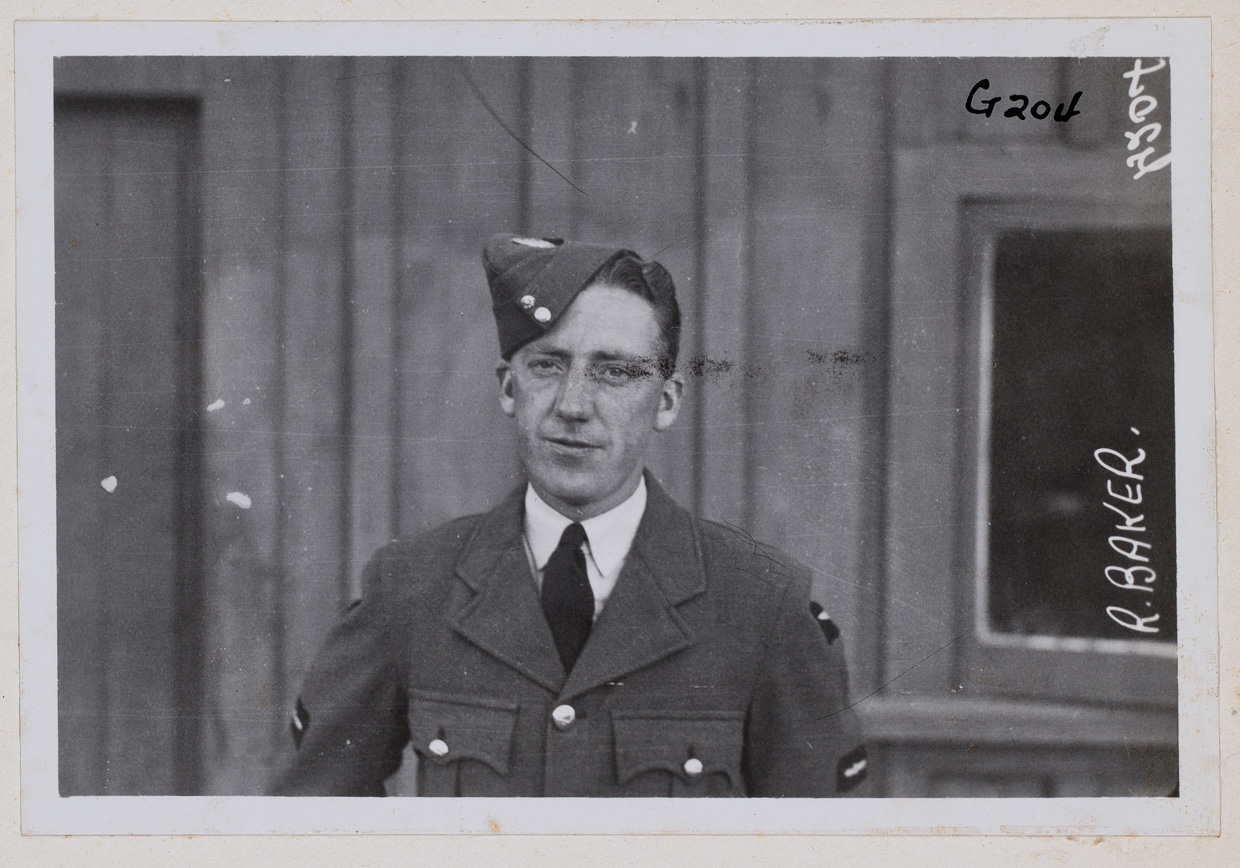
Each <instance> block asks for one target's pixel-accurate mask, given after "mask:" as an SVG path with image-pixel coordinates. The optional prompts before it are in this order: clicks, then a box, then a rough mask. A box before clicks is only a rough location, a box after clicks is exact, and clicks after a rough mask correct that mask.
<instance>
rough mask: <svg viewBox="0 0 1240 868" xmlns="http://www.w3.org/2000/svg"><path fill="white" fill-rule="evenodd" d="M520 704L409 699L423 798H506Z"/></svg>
mask: <svg viewBox="0 0 1240 868" xmlns="http://www.w3.org/2000/svg"><path fill="white" fill-rule="evenodd" d="M516 722H517V705H516V704H515V703H511V702H504V701H502V700H496V699H489V698H486V697H475V696H463V695H459V694H452V693H439V692H436V691H429V690H414V691H413V692H412V693H410V695H409V736H410V741H411V743H412V745H413V749H414V750H415V751H417V754H418V795H420V796H503V795H508V789H509V774H508V772H509V760H510V757H511V754H512V733H513V728H514V727H515V726H516Z"/></svg>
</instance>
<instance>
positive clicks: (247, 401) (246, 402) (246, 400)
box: [241, 398, 250, 404]
mask: <svg viewBox="0 0 1240 868" xmlns="http://www.w3.org/2000/svg"><path fill="white" fill-rule="evenodd" d="M241 403H242V404H248V403H250V399H249V398H246V399H245V400H244V401H242V402H241Z"/></svg>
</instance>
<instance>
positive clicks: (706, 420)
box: [691, 58, 756, 526]
mask: <svg viewBox="0 0 1240 868" xmlns="http://www.w3.org/2000/svg"><path fill="white" fill-rule="evenodd" d="M704 63H705V64H706V77H707V82H708V94H709V95H708V97H707V105H708V106H709V110H708V111H707V112H706V113H705V114H706V119H707V126H706V129H705V140H704V141H703V142H702V143H701V145H700V148H701V149H702V151H703V152H704V153H705V155H706V173H705V178H704V189H703V190H701V191H700V192H699V194H698V195H700V196H702V197H704V199H705V202H706V207H705V221H704V225H703V227H702V238H701V241H700V244H701V245H702V246H703V248H704V252H705V261H706V273H705V276H704V279H705V283H706V291H705V306H704V310H703V311H701V312H699V317H698V320H699V322H700V323H701V329H700V341H699V345H700V347H701V349H700V351H699V352H700V356H701V358H700V359H699V360H698V361H697V362H696V363H693V364H692V365H691V367H693V369H694V371H695V373H696V374H697V376H695V377H694V378H693V382H694V387H695V389H696V390H697V391H698V393H699V394H701V395H702V397H703V401H702V404H703V411H702V429H701V431H700V432H698V436H699V440H700V443H701V450H700V457H699V462H700V465H701V470H700V473H701V476H702V497H701V501H700V503H699V506H698V510H699V512H700V513H701V514H702V515H703V516H705V517H707V518H711V519H715V520H717V521H726V522H732V523H736V524H740V525H742V526H747V525H748V520H749V515H750V512H751V509H750V507H749V502H750V497H751V492H750V488H749V483H750V481H751V480H752V472H751V469H752V468H751V465H752V454H751V449H750V440H751V437H752V432H753V425H752V420H751V419H750V418H749V412H748V411H749V397H750V396H751V395H752V382H751V381H752V377H751V375H750V372H751V366H750V358H749V349H750V347H749V344H750V339H751V330H750V324H749V302H750V300H751V296H750V295H749V293H748V284H749V278H750V277H751V275H750V260H751V258H752V255H753V253H752V238H751V237H750V233H751V232H752V229H753V226H752V215H753V210H752V208H751V207H750V201H749V196H750V178H751V172H750V160H749V154H750V152H751V151H752V149H753V146H754V141H753V136H754V132H755V131H754V129H753V123H752V115H753V112H754V107H753V102H754V99H755V97H754V94H753V85H754V83H753V81H752V69H751V67H752V66H753V65H754V64H755V63H756V61H753V60H749V59H738V58H714V59H710V60H706V61H704ZM691 361H692V360H691Z"/></svg>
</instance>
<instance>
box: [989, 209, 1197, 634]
mask: <svg viewBox="0 0 1240 868" xmlns="http://www.w3.org/2000/svg"><path fill="white" fill-rule="evenodd" d="M993 310H994V355H993V359H992V361H993V367H992V378H993V379H992V384H993V389H992V393H991V394H992V419H991V438H990V462H991V463H990V492H989V494H990V528H989V531H990V539H989V552H990V554H989V577H988V582H989V591H990V606H989V614H990V619H991V625H992V628H993V629H995V630H997V631H1000V632H1008V633H1022V634H1039V635H1055V636H1081V637H1096V638H1124V639H1153V640H1163V641H1171V640H1174V639H1175V448H1174V428H1173V424H1174V401H1173V366H1172V365H1173V358H1172V355H1173V354H1172V340H1173V338H1172V285H1171V233H1170V231H1169V230H1167V231H1155V230H1142V231H1137V230H1124V231H1120V230H1111V231H1082V232H1012V233H1008V234H1005V235H1004V236H1002V237H1001V238H1000V239H999V240H998V244H997V249H996V255H995V272H994V301H993ZM1134 432H1139V433H1134ZM1099 449H1109V450H1114V452H1113V453H1103V454H1102V458H1103V460H1105V461H1106V462H1107V463H1108V465H1109V466H1110V467H1112V468H1114V470H1116V471H1120V473H1117V472H1114V471H1113V470H1108V469H1107V468H1106V467H1103V466H1102V465H1101V464H1100V463H1099V461H1098V458H1097V457H1096V456H1095V452H1096V450H1099ZM1141 451H1144V455H1145V457H1144V460H1142V461H1141V462H1140V463H1135V464H1133V465H1131V467H1129V466H1127V465H1126V464H1125V459H1128V460H1134V459H1136V458H1137V457H1138V456H1139V455H1140V454H1141ZM1123 473H1130V474H1131V475H1122V474H1123ZM1136 476H1140V477H1141V478H1140V479H1137V478H1135V477H1136ZM1108 485H1109V486H1110V490H1108ZM1138 486H1139V487H1138ZM1125 498H1126V499H1125ZM1138 498H1139V499H1140V503H1131V502H1128V501H1131V500H1137V499H1138ZM1138 516H1141V517H1142V518H1140V519H1138ZM1117 525H1119V526H1125V525H1127V526H1128V527H1130V528H1131V529H1117ZM1108 568H1110V569H1108ZM1130 568H1136V569H1130ZM1151 578H1152V579H1153V580H1152V581H1149V580H1150V579H1151ZM1130 583H1132V584H1135V585H1136V587H1121V586H1125V585H1128V584H1130ZM1154 615H1157V616H1158V618H1157V620H1152V616H1154ZM1117 619H1118V620H1117ZM1139 619H1150V620H1139ZM1119 621H1124V622H1127V623H1129V624H1131V625H1133V626H1123V625H1121V623H1119ZM1134 627H1136V628H1138V629H1134ZM1142 628H1143V629H1142Z"/></svg>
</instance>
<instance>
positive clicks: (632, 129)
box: [629, 121, 637, 136]
mask: <svg viewBox="0 0 1240 868" xmlns="http://www.w3.org/2000/svg"><path fill="white" fill-rule="evenodd" d="M629 135H630V136H635V135H637V121H629Z"/></svg>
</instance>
